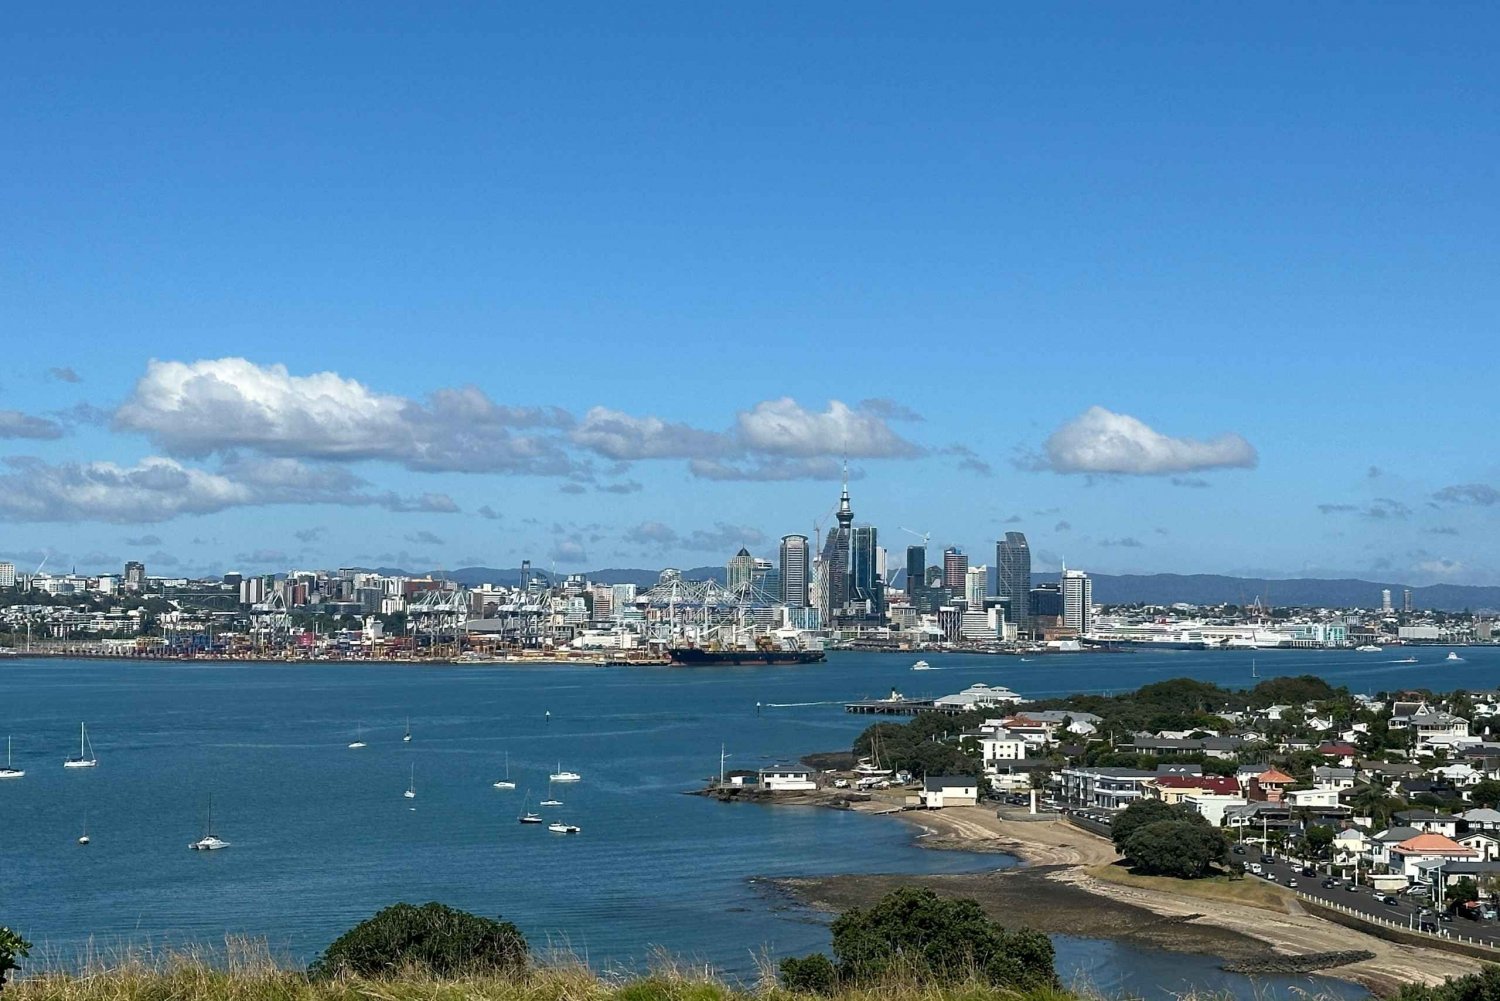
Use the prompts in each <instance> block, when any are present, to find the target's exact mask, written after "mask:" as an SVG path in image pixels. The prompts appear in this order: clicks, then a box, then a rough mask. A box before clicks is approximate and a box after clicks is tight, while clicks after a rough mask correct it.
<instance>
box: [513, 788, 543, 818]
mask: <svg viewBox="0 0 1500 1001" xmlns="http://www.w3.org/2000/svg"><path fill="white" fill-rule="evenodd" d="M529 802H531V796H530V794H527V796H526V798H525V799H524V800H522V801H521V815H520V816H519V817H517V818H516V819H517V820H518V821H520V822H521V823H523V824H540V823H542V815H541V814H540V813H532V812H531V811H530V810H528V809H526V804H527V803H529Z"/></svg>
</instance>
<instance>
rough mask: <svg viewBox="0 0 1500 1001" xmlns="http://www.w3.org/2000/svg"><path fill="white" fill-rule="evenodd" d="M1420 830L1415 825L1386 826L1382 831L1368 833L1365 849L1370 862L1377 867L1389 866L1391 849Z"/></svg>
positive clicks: (1414, 835) (1408, 839) (1419, 832)
mask: <svg viewBox="0 0 1500 1001" xmlns="http://www.w3.org/2000/svg"><path fill="white" fill-rule="evenodd" d="M1421 833H1422V832H1421V831H1419V830H1417V829H1416V828H1415V827H1401V826H1396V827H1388V828H1386V829H1385V830H1383V831H1377V832H1376V833H1375V834H1372V835H1370V837H1369V840H1368V841H1367V843H1366V851H1367V852H1368V853H1369V859H1370V864H1371V865H1373V866H1377V867H1389V866H1390V864H1391V849H1392V848H1393V847H1395V846H1396V845H1399V844H1400V843H1401V842H1403V841H1410V840H1411V839H1412V838H1414V837H1416V836H1417V835H1418V834H1421Z"/></svg>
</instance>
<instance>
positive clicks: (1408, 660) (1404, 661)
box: [1391, 657, 1417, 664]
mask: <svg viewBox="0 0 1500 1001" xmlns="http://www.w3.org/2000/svg"><path fill="white" fill-rule="evenodd" d="M1416 662H1417V658H1415V657H1402V658H1401V659H1400V660H1393V661H1391V663H1392V664H1415V663H1416Z"/></svg>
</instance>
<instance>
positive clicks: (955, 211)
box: [0, 3, 1500, 583]
mask: <svg viewBox="0 0 1500 1001" xmlns="http://www.w3.org/2000/svg"><path fill="white" fill-rule="evenodd" d="M315 6H316V9H314V10H311V11H309V10H308V9H306V8H307V7H308V5H305V4H274V3H270V4H262V5H257V6H256V7H254V8H253V9H250V8H246V9H244V10H241V11H226V10H220V9H211V8H206V7H203V6H202V5H190V4H156V5H152V6H151V8H150V9H149V10H147V11H141V10H134V9H126V8H120V7H119V6H118V5H88V4H80V5H70V6H68V7H67V8H66V10H61V9H59V10H42V9H28V10H18V11H15V12H12V14H11V19H10V24H9V30H8V31H7V32H6V33H5V36H4V38H3V39H0V85H3V88H4V93H6V95H7V100H6V101H5V102H3V103H0V129H3V133H4V134H5V135H6V136H7V143H6V146H7V155H6V157H5V169H4V170H3V171H0V197H3V203H4V205H5V209H4V215H3V237H0V334H3V341H4V344H5V349H6V350H5V359H6V365H5V366H4V368H3V370H0V457H4V459H5V462H6V465H5V466H3V467H0V554H9V555H10V556H11V557H12V558H14V559H15V560H16V562H18V563H19V564H23V565H24V564H25V563H27V562H29V561H31V560H32V559H33V558H35V559H37V560H39V559H40V558H41V554H43V553H47V552H50V553H52V554H53V557H54V561H55V562H63V563H77V564H78V566H79V567H80V569H83V568H86V567H87V568H94V567H100V568H102V567H106V566H112V565H114V564H116V563H118V562H120V561H121V560H123V559H127V558H141V557H145V558H147V560H148V563H150V564H151V569H152V570H153V572H155V571H158V570H159V571H163V572H167V571H170V570H171V569H173V568H174V567H175V568H177V569H180V570H183V571H184V572H207V571H219V570H223V569H231V568H235V569H241V570H245V571H269V570H281V569H287V568H288V567H289V566H315V565H341V564H349V563H364V564H370V563H401V564H407V565H411V566H413V567H414V568H416V567H418V566H420V567H422V568H426V567H428V566H432V567H456V566H461V565H466V564H471V563H488V564H491V565H497V566H508V565H514V564H515V563H517V562H518V561H519V560H520V559H522V558H527V557H529V558H531V559H532V560H533V561H534V562H536V563H538V564H540V565H548V564H555V565H556V566H557V568H558V569H559V570H580V569H588V568H593V567H601V566H661V565H666V564H672V565H688V566H692V565H699V564H703V563H721V562H723V560H724V559H725V558H727V557H728V556H729V555H731V554H732V553H733V551H734V550H735V549H737V548H738V546H739V544H740V543H741V542H745V543H748V544H750V546H751V548H752V550H754V551H756V552H762V553H765V554H770V553H771V552H772V550H773V548H774V539H775V538H776V537H778V536H780V535H782V534H785V533H788V532H803V533H807V534H811V533H812V531H813V528H814V525H815V523H816V522H817V521H818V520H819V519H820V518H823V517H824V516H825V515H826V513H827V511H828V510H829V508H830V507H831V506H832V504H833V503H834V501H835V500H836V499H837V492H838V473H837V470H838V466H839V461H840V459H841V457H842V456H843V455H845V454H848V456H849V462H850V466H851V468H852V469H853V471H854V476H855V477H856V480H855V482H854V484H853V487H852V492H853V495H854V505H855V510H856V514H857V515H858V516H859V518H860V520H861V521H863V520H866V519H868V520H869V521H871V522H873V523H874V524H876V525H878V526H879V527H880V528H881V531H882V539H883V541H885V542H886V544H887V545H889V546H892V547H893V548H894V547H898V546H905V545H906V544H907V542H908V541H909V537H908V536H906V535H905V534H904V533H903V532H901V531H900V526H906V527H908V528H911V529H915V530H917V531H922V532H931V533H932V540H933V543H934V544H935V545H936V544H939V543H955V544H959V545H962V546H964V547H965V548H966V549H968V550H969V551H970V552H971V553H972V554H974V555H973V559H974V560H975V561H976V562H979V561H984V562H988V561H990V560H992V559H993V540H994V538H996V537H997V536H998V535H999V534H1001V533H1003V532H1004V531H1006V530H1014V529H1017V528H1019V529H1021V530H1024V531H1025V532H1027V534H1028V535H1029V537H1030V538H1031V540H1032V546H1033V549H1034V551H1036V553H1037V554H1038V563H1039V565H1042V566H1048V565H1055V563H1056V561H1058V560H1060V559H1062V558H1066V559H1067V561H1068V563H1069V565H1074V566H1080V567H1083V568H1085V569H1092V570H1096V571H1099V572H1124V571H1177V572H1242V573H1255V574H1273V575H1298V574H1304V573H1312V574H1333V573H1337V574H1344V573H1349V574H1359V575H1363V576H1370V577H1379V578H1382V579H1390V580H1399V581H1404V582H1412V583H1427V582H1432V581H1439V580H1444V581H1457V582H1475V583H1494V582H1500V536H1497V533H1496V532H1495V531H1494V529H1495V525H1496V520H1497V515H1500V460H1497V458H1496V457H1495V452H1494V448H1493V416H1492V410H1493V408H1492V406H1491V403H1490V401H1491V400H1492V399H1493V383H1494V381H1495V377H1496V374H1497V368H1496V365H1495V364H1494V361H1493V357H1494V355H1493V348H1492V344H1493V341H1494V337H1493V334H1494V330H1495V326H1496V318H1497V313H1500V310H1497V305H1500V292H1497V288H1496V285H1495V282H1494V275H1495V274H1496V266H1497V263H1500V261H1497V250H1496V248H1497V244H1496V241H1495V238H1494V235H1495V233H1496V232H1497V231H1500V225H1497V223H1500V220H1497V212H1496V199H1495V195H1494V191H1495V182H1496V169H1495V164H1497V163H1500V148H1497V147H1500V142H1497V138H1496V131H1495V129H1494V115H1495V108H1496V98H1497V94H1500V87H1497V84H1500V79H1497V77H1500V70H1497V68H1496V61H1495V60H1494V59H1493V58H1492V55H1493V54H1492V52H1490V51H1488V49H1487V46H1486V41H1487V39H1491V38H1493V37H1494V33H1495V30H1496V28H1497V27H1500V23H1497V22H1500V14H1497V13H1496V12H1495V10H1494V8H1493V7H1491V6H1488V5H1481V4H1467V5H1465V4H1451V5H1443V6H1441V7H1432V6H1420V5H1415V4H1412V5H1397V4H1378V5H1366V6H1361V7H1358V8H1347V7H1345V8H1340V7H1335V6H1315V7H1311V8H1310V7H1308V6H1306V5H1290V4H1289V5H1282V6H1274V5H1273V6H1272V7H1258V8H1255V9H1253V10H1252V9H1250V8H1245V9H1242V10H1236V9H1227V8H1222V7H1220V8H1214V9H1212V10H1209V9H1207V8H1203V9H1193V8H1183V7H1169V6H1166V5H1161V6H1158V7H1155V8H1143V7H1141V6H1139V5H1135V6H1126V5H1118V4H1097V5H1095V4H1076V5H1060V6H1032V7H1028V6H1025V5H1002V4H991V3H983V4H949V5H943V6H941V7H939V8H933V7H930V6H924V7H913V6H909V5H885V4H860V5H808V4H791V3H769V4H760V5H750V6H747V5H739V4H718V5H715V4H701V3H691V4H688V3H684V4H633V5H627V4H594V5H588V4H550V5H542V6H537V7H530V8H527V7H522V6H520V5H500V4H449V5H422V6H421V7H414V6H412V5H405V4H377V3H360V4H352V3H350V4H327V5H315ZM0 558H6V556H5V555H0ZM27 569H29V567H27Z"/></svg>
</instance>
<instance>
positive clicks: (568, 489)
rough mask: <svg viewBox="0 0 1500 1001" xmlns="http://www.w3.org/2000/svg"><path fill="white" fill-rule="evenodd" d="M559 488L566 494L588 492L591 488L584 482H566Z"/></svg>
mask: <svg viewBox="0 0 1500 1001" xmlns="http://www.w3.org/2000/svg"><path fill="white" fill-rule="evenodd" d="M557 489H558V490H559V491H561V492H562V493H565V494H586V493H588V492H589V488H588V487H586V486H584V485H583V484H582V483H564V484H563V485H562V486H560V487H558V488H557Z"/></svg>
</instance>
